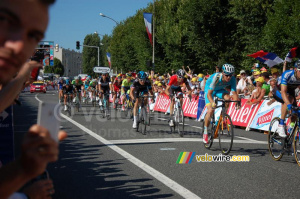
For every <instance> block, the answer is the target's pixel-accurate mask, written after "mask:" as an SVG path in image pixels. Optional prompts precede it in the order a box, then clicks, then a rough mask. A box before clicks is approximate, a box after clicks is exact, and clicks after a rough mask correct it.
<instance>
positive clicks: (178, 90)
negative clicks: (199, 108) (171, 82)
mask: <svg viewBox="0 0 300 199" xmlns="http://www.w3.org/2000/svg"><path fill="white" fill-rule="evenodd" d="M175 92H181V93H182V90H181V87H177V88H172V86H171V87H170V89H169V93H170V94H171V95H174V94H175Z"/></svg>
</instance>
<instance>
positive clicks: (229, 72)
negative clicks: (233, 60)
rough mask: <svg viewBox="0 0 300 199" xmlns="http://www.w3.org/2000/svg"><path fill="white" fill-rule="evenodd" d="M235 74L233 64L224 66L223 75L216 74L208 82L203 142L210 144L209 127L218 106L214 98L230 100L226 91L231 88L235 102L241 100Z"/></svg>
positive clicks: (206, 85) (206, 86)
mask: <svg viewBox="0 0 300 199" xmlns="http://www.w3.org/2000/svg"><path fill="white" fill-rule="evenodd" d="M233 73H234V67H233V66H232V65H231V64H224V65H223V66H222V72H221V73H214V74H213V75H211V76H210V77H209V78H208V80H207V81H206V84H205V89H204V93H205V94H204V96H205V104H206V107H207V114H206V116H205V118H204V132H203V142H204V143H206V144H207V143H208V135H207V127H208V126H209V122H210V118H211V117H212V114H213V112H214V108H215V107H216V106H217V105H216V104H215V103H214V98H213V97H218V98H222V99H225V100H229V99H230V93H229V92H228V91H227V90H226V88H228V87H230V90H231V92H232V95H233V96H232V97H233V100H239V97H238V94H237V92H236V79H235V77H233ZM236 105H237V104H236ZM237 106H238V105H237ZM238 108H239V107H238Z"/></svg>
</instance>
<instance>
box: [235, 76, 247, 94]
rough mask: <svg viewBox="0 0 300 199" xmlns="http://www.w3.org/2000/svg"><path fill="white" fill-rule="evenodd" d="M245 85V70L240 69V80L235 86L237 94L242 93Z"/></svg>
mask: <svg viewBox="0 0 300 199" xmlns="http://www.w3.org/2000/svg"><path fill="white" fill-rule="evenodd" d="M246 86H247V76H246V71H244V70H241V71H240V80H239V82H238V84H237V86H236V89H237V94H243V93H244V89H245V88H246Z"/></svg>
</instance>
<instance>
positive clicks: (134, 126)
mask: <svg viewBox="0 0 300 199" xmlns="http://www.w3.org/2000/svg"><path fill="white" fill-rule="evenodd" d="M133 95H134V98H135V99H136V100H135V103H134V107H133V125H132V127H133V128H136V127H137V120H138V116H137V112H138V108H139V98H138V96H139V92H138V91H136V90H135V91H134V94H133Z"/></svg>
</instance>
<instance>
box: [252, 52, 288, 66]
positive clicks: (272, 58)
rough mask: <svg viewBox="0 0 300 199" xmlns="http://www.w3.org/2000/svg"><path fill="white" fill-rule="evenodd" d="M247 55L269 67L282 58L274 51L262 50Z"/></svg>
mask: <svg viewBox="0 0 300 199" xmlns="http://www.w3.org/2000/svg"><path fill="white" fill-rule="evenodd" d="M248 56H249V57H253V58H255V59H257V60H258V61H260V62H262V63H264V64H266V65H267V66H269V67H270V68H271V67H273V66H275V65H277V64H280V63H282V62H283V60H282V59H281V58H280V57H278V56H277V55H276V54H275V53H270V52H264V51H263V50H261V51H258V52H256V53H253V54H251V55H248Z"/></svg>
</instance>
